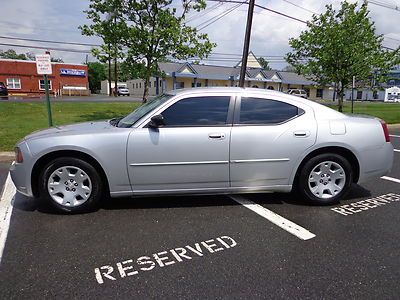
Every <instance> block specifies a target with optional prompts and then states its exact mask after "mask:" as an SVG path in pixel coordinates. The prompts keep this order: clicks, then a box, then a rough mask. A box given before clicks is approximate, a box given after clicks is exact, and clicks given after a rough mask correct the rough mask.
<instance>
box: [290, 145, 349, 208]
mask: <svg viewBox="0 0 400 300" xmlns="http://www.w3.org/2000/svg"><path fill="white" fill-rule="evenodd" d="M352 181H353V172H352V168H351V165H350V163H349V162H348V160H347V159H346V158H344V157H343V156H341V155H338V154H335V153H327V154H319V155H317V156H315V157H313V158H311V159H310V160H309V161H307V162H306V163H305V164H304V166H303V168H302V170H301V171H300V174H299V178H298V190H299V191H300V193H301V194H302V195H303V196H304V198H306V199H307V200H310V201H311V202H314V203H317V204H322V205H328V204H334V203H337V202H338V201H339V200H340V198H342V197H343V196H344V195H345V194H346V193H347V192H348V191H349V189H350V186H351V183H352Z"/></svg>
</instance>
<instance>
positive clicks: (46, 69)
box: [36, 54, 52, 75]
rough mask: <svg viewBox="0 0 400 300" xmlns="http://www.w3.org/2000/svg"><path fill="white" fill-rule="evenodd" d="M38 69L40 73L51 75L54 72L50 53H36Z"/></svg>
mask: <svg viewBox="0 0 400 300" xmlns="http://www.w3.org/2000/svg"><path fill="white" fill-rule="evenodd" d="M36 70H37V73H38V74H39V75H45V74H47V75H49V74H51V73H52V70H51V60H50V55H49V54H40V55H36Z"/></svg>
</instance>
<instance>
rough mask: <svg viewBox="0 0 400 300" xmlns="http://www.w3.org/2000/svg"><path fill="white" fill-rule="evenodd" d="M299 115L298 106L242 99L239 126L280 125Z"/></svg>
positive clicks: (256, 99) (273, 101) (255, 99)
mask: <svg viewBox="0 0 400 300" xmlns="http://www.w3.org/2000/svg"><path fill="white" fill-rule="evenodd" d="M298 114H299V108H298V107H297V106H294V105H291V104H288V103H285V102H281V101H276V100H269V99H262V98H242V100H241V104H240V117H239V124H242V125H262V124H279V123H283V122H285V121H288V120H290V119H292V118H294V117H296V116H297V115H298Z"/></svg>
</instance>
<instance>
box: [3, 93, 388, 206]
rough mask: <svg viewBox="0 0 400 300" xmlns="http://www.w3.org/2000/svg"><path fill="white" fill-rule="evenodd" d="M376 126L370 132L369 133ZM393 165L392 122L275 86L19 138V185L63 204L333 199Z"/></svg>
mask: <svg viewBox="0 0 400 300" xmlns="http://www.w3.org/2000/svg"><path fill="white" fill-rule="evenodd" d="M366 132H368V138H365V133H366ZM392 163H393V146H392V144H391V143H390V137H389V132H388V128H387V126H386V124H385V122H383V121H381V120H379V119H376V118H367V117H352V116H348V115H344V114H342V113H340V112H337V111H335V110H332V109H330V108H328V107H325V106H323V105H320V104H318V103H315V102H312V101H309V100H306V99H301V98H298V97H294V96H291V95H287V94H284V93H281V92H276V91H271V90H260V89H251V88H245V89H243V88H234V87H232V88H195V89H188V90H185V89H183V90H174V91H170V92H168V94H164V95H162V96H159V97H156V98H154V99H153V100H151V101H149V102H147V103H146V104H144V105H142V106H140V107H139V108H137V109H136V110H135V111H133V112H132V113H130V114H129V115H127V116H126V117H124V118H116V119H112V120H109V121H98V122H87V123H81V124H73V125H67V126H57V127H53V128H50V129H46V130H42V131H38V132H35V133H32V134H30V135H28V136H26V137H25V138H24V139H23V140H21V141H20V142H19V143H18V144H17V145H16V158H15V162H14V163H13V164H12V166H11V168H10V171H11V177H12V179H13V181H14V183H15V186H16V188H17V190H18V191H19V192H21V193H22V194H25V195H27V196H35V197H41V198H43V199H46V200H47V201H48V203H50V204H52V205H53V206H54V207H56V208H57V209H59V210H62V211H66V212H70V213H74V212H82V211H86V210H90V209H92V208H93V207H95V206H96V204H97V203H98V202H99V200H100V199H101V198H102V197H105V195H106V194H109V195H111V197H129V196H133V197H135V196H149V195H157V196H160V195H171V194H172V195H178V194H227V193H249V192H290V191H291V190H292V189H295V190H296V191H297V192H298V195H299V197H303V198H305V199H308V200H310V201H312V202H314V203H318V204H323V205H324V204H332V203H336V202H337V201H339V200H340V199H341V198H342V197H343V196H344V195H345V194H346V192H348V191H349V189H350V187H351V185H352V183H361V182H364V181H366V180H369V179H371V178H379V177H380V176H382V175H384V174H386V173H387V172H389V170H390V169H391V167H392Z"/></svg>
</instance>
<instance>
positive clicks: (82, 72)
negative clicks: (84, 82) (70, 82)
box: [60, 69, 86, 77]
mask: <svg viewBox="0 0 400 300" xmlns="http://www.w3.org/2000/svg"><path fill="white" fill-rule="evenodd" d="M60 75H66V76H80V77H85V76H86V71H85V70H77V69H60Z"/></svg>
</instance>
